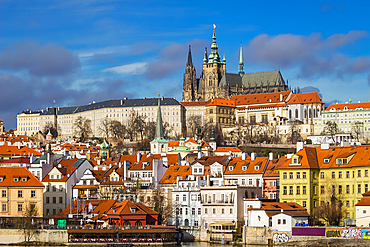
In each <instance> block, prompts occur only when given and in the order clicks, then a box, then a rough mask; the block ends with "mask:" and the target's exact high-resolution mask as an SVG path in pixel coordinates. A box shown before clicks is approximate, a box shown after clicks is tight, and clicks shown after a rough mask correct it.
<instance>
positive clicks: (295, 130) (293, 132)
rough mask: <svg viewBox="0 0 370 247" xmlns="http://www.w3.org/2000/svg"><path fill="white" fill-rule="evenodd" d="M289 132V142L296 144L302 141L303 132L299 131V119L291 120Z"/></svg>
mask: <svg viewBox="0 0 370 247" xmlns="http://www.w3.org/2000/svg"><path fill="white" fill-rule="evenodd" d="M289 124H290V125H289V133H288V136H287V142H290V143H292V144H295V143H297V142H300V141H302V137H301V134H300V133H299V127H298V122H297V121H290V122H289Z"/></svg>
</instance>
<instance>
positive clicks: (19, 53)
mask: <svg viewBox="0 0 370 247" xmlns="http://www.w3.org/2000/svg"><path fill="white" fill-rule="evenodd" d="M369 9H370V1H365V0H363V1H358V0H352V1H300V0H296V1H284V0H282V1H276V0H264V1H233V0H231V1H219V0H214V1H191V0H187V1H160V0H156V1H140V0H135V1H134V0H132V1H131V0H125V1H119V0H111V1H110V0H104V1H98V0H79V1H76V0H52V1H50V0H45V1H39V0H32V1H28V0H25V1H16V0H0V119H1V120H3V121H4V126H5V128H6V129H10V128H16V116H17V114H19V113H21V112H22V111H23V110H27V109H31V110H38V109H45V108H46V107H51V106H53V100H55V104H54V105H55V107H63V106H76V105H84V104H88V103H90V102H92V101H96V102H99V101H104V100H110V99H122V98H124V97H128V98H142V97H156V96H157V95H158V93H160V94H161V96H164V97H176V99H178V100H179V101H180V100H181V97H182V79H183V74H184V71H185V65H186V60H187V53H188V49H189V48H188V47H189V45H191V49H192V55H193V63H194V65H195V67H196V71H197V75H198V76H199V75H200V74H201V66H202V61H203V55H204V49H205V47H207V48H208V50H210V45H211V42H212V33H213V24H215V25H216V36H217V43H218V47H219V53H220V55H221V56H222V57H223V56H225V57H226V70H227V72H230V73H237V71H238V62H239V54H238V52H239V47H240V46H241V45H242V47H243V57H244V62H245V65H244V67H245V73H252V72H262V71H270V70H280V71H281V73H282V75H283V78H284V79H285V80H288V82H289V85H290V86H292V88H296V87H300V88H301V89H302V91H303V92H311V91H317V92H318V93H319V94H320V95H321V96H322V99H323V100H324V102H325V103H326V104H327V105H328V104H330V103H336V102H346V101H349V100H350V99H351V100H352V102H357V101H361V102H364V101H370V87H369V86H370V47H369V44H370V42H369V41H370V40H369V39H370V36H369V33H370V30H369V29H370V25H369V24H370V20H369V14H368V10H369Z"/></svg>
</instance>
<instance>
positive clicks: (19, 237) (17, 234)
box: [0, 229, 68, 244]
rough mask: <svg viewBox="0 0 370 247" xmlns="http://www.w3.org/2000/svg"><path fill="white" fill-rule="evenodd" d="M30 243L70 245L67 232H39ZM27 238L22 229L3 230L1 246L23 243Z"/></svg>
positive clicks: (0, 234)
mask: <svg viewBox="0 0 370 247" xmlns="http://www.w3.org/2000/svg"><path fill="white" fill-rule="evenodd" d="M37 231H38V233H37V234H35V235H34V236H33V237H32V238H31V240H30V241H37V242H41V243H68V233H67V230H43V229H40V230H37ZM24 241H25V237H24V234H23V230H22V229H1V230H0V244H11V243H22V242H24Z"/></svg>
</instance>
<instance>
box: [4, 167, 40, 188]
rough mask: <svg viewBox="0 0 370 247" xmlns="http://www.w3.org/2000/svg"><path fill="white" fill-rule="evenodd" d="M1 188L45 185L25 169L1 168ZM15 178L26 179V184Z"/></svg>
mask: <svg viewBox="0 0 370 247" xmlns="http://www.w3.org/2000/svg"><path fill="white" fill-rule="evenodd" d="M0 177H2V178H3V181H2V182H0V187H44V185H43V184H42V183H41V182H40V181H39V180H38V179H37V178H36V177H35V176H34V175H33V174H32V173H31V172H30V171H29V170H27V168H25V167H0ZM13 178H26V181H25V182H22V181H21V179H18V182H14V180H13Z"/></svg>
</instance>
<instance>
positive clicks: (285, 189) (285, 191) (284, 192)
mask: <svg viewBox="0 0 370 247" xmlns="http://www.w3.org/2000/svg"><path fill="white" fill-rule="evenodd" d="M283 194H284V195H286V194H287V188H286V186H284V190H283Z"/></svg>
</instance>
